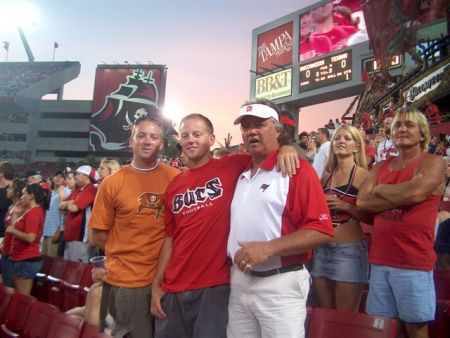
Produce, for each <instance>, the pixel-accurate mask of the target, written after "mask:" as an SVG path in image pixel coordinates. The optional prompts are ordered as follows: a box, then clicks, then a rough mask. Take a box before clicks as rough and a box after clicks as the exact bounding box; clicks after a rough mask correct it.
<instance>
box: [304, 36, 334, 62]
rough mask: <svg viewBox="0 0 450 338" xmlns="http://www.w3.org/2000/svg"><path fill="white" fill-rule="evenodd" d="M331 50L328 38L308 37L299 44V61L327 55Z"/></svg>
mask: <svg viewBox="0 0 450 338" xmlns="http://www.w3.org/2000/svg"><path fill="white" fill-rule="evenodd" d="M332 50H333V46H332V44H331V41H330V39H329V38H328V37H326V36H322V35H310V36H309V37H308V38H307V39H306V40H305V41H301V42H300V61H304V60H308V59H310V58H313V57H315V56H319V55H322V54H326V53H329V52H331V51H332Z"/></svg>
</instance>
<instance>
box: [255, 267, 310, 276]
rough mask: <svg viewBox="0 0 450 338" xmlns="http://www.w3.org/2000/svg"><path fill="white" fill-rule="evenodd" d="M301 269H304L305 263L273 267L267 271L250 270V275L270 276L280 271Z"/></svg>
mask: <svg viewBox="0 0 450 338" xmlns="http://www.w3.org/2000/svg"><path fill="white" fill-rule="evenodd" d="M299 270H303V264H297V265H290V266H285V267H282V268H278V269H272V270H267V271H253V270H250V275H252V276H253V277H270V276H274V275H278V274H280V273H285V272H291V271H299Z"/></svg>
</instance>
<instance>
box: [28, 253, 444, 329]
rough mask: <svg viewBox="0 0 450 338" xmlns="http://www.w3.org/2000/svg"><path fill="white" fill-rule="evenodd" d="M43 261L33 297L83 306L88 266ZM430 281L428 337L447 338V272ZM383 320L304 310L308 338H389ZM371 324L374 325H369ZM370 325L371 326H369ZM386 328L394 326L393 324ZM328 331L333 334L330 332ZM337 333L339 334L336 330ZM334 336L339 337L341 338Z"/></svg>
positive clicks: (63, 307) (441, 271)
mask: <svg viewBox="0 0 450 338" xmlns="http://www.w3.org/2000/svg"><path fill="white" fill-rule="evenodd" d="M43 261H44V264H43V267H42V270H41V272H40V273H39V274H38V276H37V277H36V279H35V284H34V288H33V295H34V296H35V297H36V298H37V299H38V300H39V301H42V302H48V303H50V304H53V305H55V306H57V307H58V308H59V309H61V310H62V311H67V310H68V309H71V308H73V307H76V306H83V305H84V304H85V297H86V293H87V290H88V288H89V287H90V286H91V284H92V278H91V270H92V267H91V265H89V264H83V263H79V262H71V261H66V260H64V259H63V258H53V257H48V256H44V257H43ZM434 279H435V285H436V295H437V312H436V320H435V321H434V322H432V323H430V325H429V330H430V337H436V338H448V337H450V327H449V325H450V270H448V269H436V270H434ZM365 291H366V292H365V296H367V290H365ZM364 298H365V297H364ZM364 303H365V302H364ZM330 311H331V312H330ZM362 312H363V311H362ZM317 318H320V319H317ZM346 319H348V323H346V322H345V320H346ZM386 320H388V319H383V321H382V323H383V324H379V323H380V319H379V318H374V317H371V316H368V315H366V314H364V313H358V314H355V313H346V312H345V311H344V312H343V311H337V310H329V309H320V308H314V310H313V309H312V308H308V321H307V322H308V323H309V325H308V327H309V329H310V330H308V331H307V332H311V333H310V334H309V335H308V337H314V338H316V337H335V336H333V335H331V333H330V335H328V334H327V335H323V336H321V335H318V334H319V333H315V332H317V330H319V328H321V329H320V330H322V331H323V332H325V333H326V332H328V331H327V330H328V329H327V327H328V325H330V327H331V328H333V327H334V326H333V325H335V324H336V325H343V326H345V327H347V326H348V324H350V327H349V329H350V330H351V331H352V332H353V330H356V328H355V327H351V326H352V325H353V326H355V324H357V326H358V327H359V329H358V330H360V329H361V330H370V331H371V332H373V335H369V333H367V335H366V334H364V335H360V336H361V337H366V336H367V337H372V336H373V337H390V336H389V335H381V334H386V332H390V331H389V330H388V331H383V330H379V327H378V326H380V325H381V326H382V327H383V328H384V327H385V323H386ZM336 321H337V322H336ZM375 321H376V323H377V324H376V325H375V324H373V323H375ZM371 322H373V323H372V324H370V323H371ZM320 323H322V324H320ZM326 323H328V324H326ZM389 323H391V322H389ZM389 325H395V326H396V324H395V323H394V324H389ZM311 330H312V331H311ZM330 330H331V331H333V329H330ZM334 330H336V328H335V329H334ZM322 331H321V332H322ZM337 332H340V331H339V330H337ZM338 336H341V337H342V336H344V335H338ZM348 337H358V335H348Z"/></svg>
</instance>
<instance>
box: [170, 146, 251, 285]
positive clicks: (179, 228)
mask: <svg viewBox="0 0 450 338" xmlns="http://www.w3.org/2000/svg"><path fill="white" fill-rule="evenodd" d="M250 162H251V158H250V156H248V155H241V154H239V155H231V156H226V157H223V158H222V159H220V160H218V159H211V160H210V161H209V162H208V163H207V164H205V165H203V166H201V167H199V168H194V169H188V170H187V171H185V172H184V173H182V174H180V175H178V176H177V177H175V178H174V179H173V181H172V182H171V183H170V185H169V186H168V187H167V190H166V195H165V203H166V224H167V228H166V233H167V235H168V236H170V237H172V238H173V244H172V257H171V260H170V262H169V264H168V266H167V268H166V271H165V276H164V277H165V278H164V282H163V285H162V288H163V289H164V291H166V292H181V291H187V290H196V289H200V288H205V287H211V286H216V285H222V284H227V283H229V278H230V277H229V275H230V265H231V262H230V260H229V258H228V257H227V240H228V233H229V229H230V205H231V200H232V198H233V193H234V188H235V186H236V181H237V178H238V177H239V175H240V173H241V172H242V171H243V170H244V168H245V167H247V166H248V165H249V164H250Z"/></svg>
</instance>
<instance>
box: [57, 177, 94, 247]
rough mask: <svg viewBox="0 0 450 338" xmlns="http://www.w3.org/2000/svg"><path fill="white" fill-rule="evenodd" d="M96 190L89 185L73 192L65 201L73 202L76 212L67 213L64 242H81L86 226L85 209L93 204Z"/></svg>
mask: <svg viewBox="0 0 450 338" xmlns="http://www.w3.org/2000/svg"><path fill="white" fill-rule="evenodd" d="M96 193H97V188H96V187H95V186H94V185H93V184H91V183H89V184H88V185H87V186H85V187H84V188H83V189H76V190H74V191H73V192H72V193H71V194H70V195H69V196H68V197H67V198H66V199H65V200H66V201H70V200H73V201H74V202H73V203H74V204H75V205H76V206H77V207H78V209H79V210H78V212H70V211H68V212H67V216H66V224H65V228H64V240H65V241H83V237H84V227H85V225H86V209H87V208H90V207H91V206H92V205H93V204H94V200H95V194H96Z"/></svg>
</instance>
